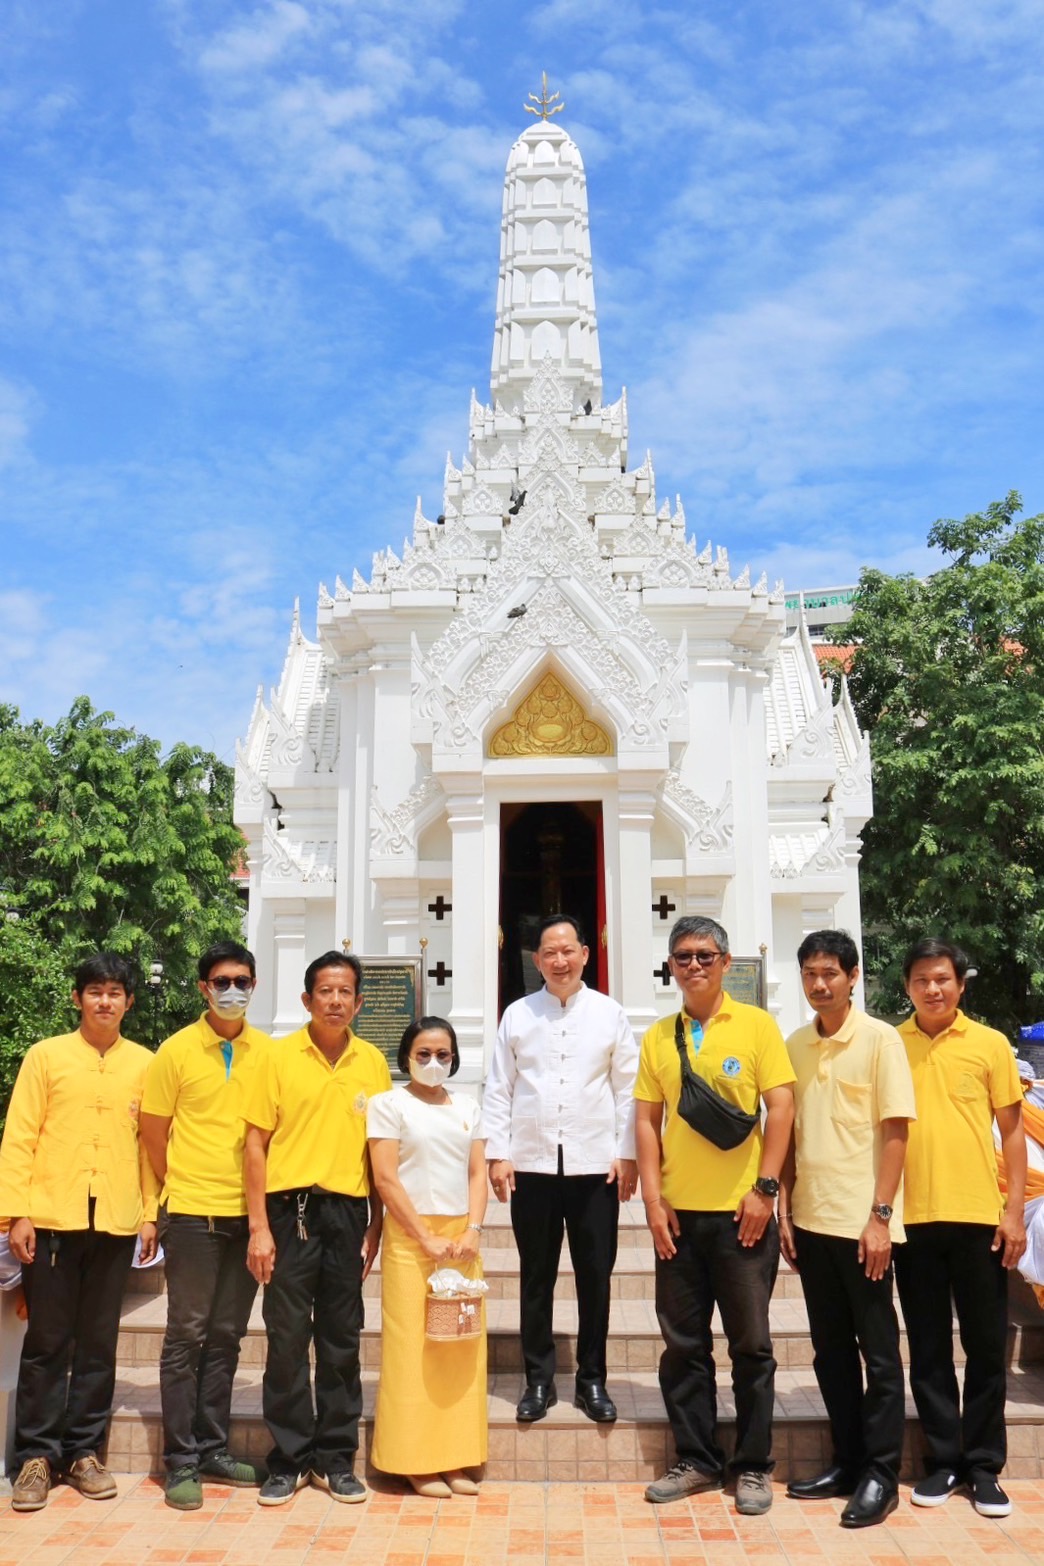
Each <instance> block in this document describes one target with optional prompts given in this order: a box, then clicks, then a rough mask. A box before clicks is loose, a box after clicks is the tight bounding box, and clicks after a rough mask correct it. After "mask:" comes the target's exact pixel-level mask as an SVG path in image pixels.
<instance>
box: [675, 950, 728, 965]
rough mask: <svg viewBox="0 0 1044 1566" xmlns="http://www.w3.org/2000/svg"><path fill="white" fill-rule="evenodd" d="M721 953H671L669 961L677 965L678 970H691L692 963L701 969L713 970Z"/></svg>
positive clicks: (722, 954)
mask: <svg viewBox="0 0 1044 1566" xmlns="http://www.w3.org/2000/svg"><path fill="white" fill-rule="evenodd" d="M722 956H724V953H723V952H672V953H671V961H672V962H674V963H677V965H678V967H679V968H691V967H692V964H693V963H694V962H698V963H699V965H700V967H701V968H713V967H714V964H715V963H716V962H717V960H718V958H719V957H722Z"/></svg>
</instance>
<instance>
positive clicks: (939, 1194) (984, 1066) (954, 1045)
mask: <svg viewBox="0 0 1044 1566" xmlns="http://www.w3.org/2000/svg"><path fill="white" fill-rule="evenodd" d="M967 974H968V958H967V956H966V955H965V953H964V952H963V951H961V948H960V947H959V946H955V945H954V944H953V943H952V942H950V941H942V940H936V939H927V940H923V941H918V942H917V944H916V945H915V946H912V947H911V948H910V950H909V951H908V952H907V954H906V958H905V960H904V962H903V977H904V979H905V981H906V993H907V994H908V995H909V997H910V999H911V1001H912V1002H913V1005H914V1012H913V1015H912V1016H911V1017H908V1018H907V1019H906V1021H905V1022H902V1023H900V1025H899V1033H900V1036H901V1037H902V1040H903V1043H904V1044H905V1045H906V1051H907V1055H908V1056H909V1060H910V1069H911V1071H912V1072H913V1083H914V1092H915V1093H916V1095H917V1123H916V1125H913V1126H911V1127H910V1146H909V1149H908V1151H907V1154H906V1244H905V1245H904V1246H903V1248H902V1253H901V1255H899V1256H897V1257H896V1263H895V1276H896V1282H897V1283H898V1285H899V1298H900V1299H901V1300H902V1304H903V1315H904V1317H905V1318H906V1331H907V1334H908V1337H909V1342H910V1390H911V1391H912V1392H913V1395H914V1401H915V1402H916V1404H917V1412H918V1414H919V1415H920V1418H921V1429H922V1430H923V1432H924V1438H925V1442H926V1444H927V1447H928V1466H927V1474H926V1476H925V1477H924V1478H923V1479H921V1480H919V1481H918V1483H917V1484H916V1485H915V1486H914V1489H913V1495H912V1500H913V1501H914V1502H915V1503H916V1504H917V1505H918V1506H941V1505H943V1504H944V1502H946V1501H947V1500H948V1499H949V1498H950V1496H951V1495H952V1494H953V1492H954V1490H956V1489H957V1488H958V1486H959V1485H962V1484H967V1485H968V1486H969V1488H970V1490H971V1496H972V1503H973V1505H974V1507H975V1510H976V1511H977V1512H980V1513H982V1515H983V1516H984V1517H1006V1516H1007V1515H1008V1513H1009V1512H1010V1511H1011V1502H1010V1500H1009V1499H1008V1497H1007V1495H1006V1494H1005V1493H1004V1491H1003V1490H1002V1489H1001V1487H1000V1484H999V1483H998V1479H997V1476H998V1474H999V1473H1000V1471H1001V1469H1002V1468H1003V1467H1004V1463H1005V1459H1006V1457H1007V1434H1006V1430H1005V1425H1004V1399H1005V1393H1006V1387H1007V1343H1008V1271H1007V1269H1010V1268H1012V1267H1014V1266H1016V1265H1017V1264H1018V1261H1019V1258H1020V1257H1021V1255H1022V1253H1023V1251H1024V1250H1025V1249H1026V1227H1025V1222H1024V1218H1023V1208H1024V1204H1025V1192H1026V1134H1025V1131H1024V1129H1023V1125H1022V1087H1021V1084H1020V1082H1019V1075H1018V1071H1017V1069H1016V1066H1015V1056H1014V1052H1013V1051H1012V1048H1011V1045H1010V1044H1009V1043H1008V1041H1007V1039H1006V1038H1005V1037H1004V1035H1003V1033H998V1032H996V1030H995V1029H993V1028H987V1027H984V1026H983V1025H982V1023H981V1022H973V1021H972V1019H971V1018H970V1017H966V1016H965V1015H964V1012H963V1011H961V1009H960V1001H961V997H962V996H963V994H964V986H965V982H966V979H967ZM994 1119H996V1121H997V1126H998V1129H999V1131H1000V1137H1001V1146H1002V1148H1003V1152H1004V1163H1005V1170H1006V1174H1007V1184H1008V1192H1007V1200H1006V1201H1005V1200H1004V1199H1003V1198H1002V1196H1001V1191H1000V1185H999V1183H998V1180H997V1159H996V1155H995V1153H994V1144H993V1121H994ZM954 1311H956V1314H957V1324H958V1327H959V1329H960V1334H961V1343H962V1345H963V1347H964V1350H965V1366H964V1408H963V1412H962V1409H961V1402H960V1397H959V1395H958V1391H957V1375H956V1372H955V1370H954V1365H953V1315H954Z"/></svg>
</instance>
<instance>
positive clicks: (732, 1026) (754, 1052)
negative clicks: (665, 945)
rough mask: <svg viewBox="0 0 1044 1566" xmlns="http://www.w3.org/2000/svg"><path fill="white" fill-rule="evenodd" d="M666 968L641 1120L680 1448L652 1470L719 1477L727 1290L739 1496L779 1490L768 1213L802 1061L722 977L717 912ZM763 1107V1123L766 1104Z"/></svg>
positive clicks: (758, 1502) (668, 1401)
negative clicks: (675, 1000)
mask: <svg viewBox="0 0 1044 1566" xmlns="http://www.w3.org/2000/svg"><path fill="white" fill-rule="evenodd" d="M669 949H670V956H669V959H668V960H669V964H670V970H671V973H672V975H673V977H674V981H675V983H676V984H677V985H678V988H679V989H680V991H681V993H682V999H683V1006H682V1010H681V1011H680V1012H679V1013H676V1014H675V1015H673V1016H669V1017H664V1018H662V1019H661V1020H660V1021H659V1022H657V1023H654V1024H653V1026H652V1027H651V1028H650V1029H649V1030H648V1032H647V1033H646V1034H645V1037H644V1038H643V1039H642V1046H641V1061H640V1064H639V1068H638V1080H637V1082H636V1084H635V1090H634V1093H635V1100H636V1104H635V1135H636V1146H637V1154H638V1170H639V1174H640V1176H641V1182H642V1196H643V1198H644V1201H645V1211H646V1217H647V1220H648V1224H649V1229H650V1231H651V1233H652V1237H653V1243H654V1245H655V1247H656V1314H657V1318H658V1320H659V1323H660V1330H661V1332H662V1333H663V1338H664V1343H665V1345H666V1347H665V1349H664V1352H663V1355H662V1357H661V1359H660V1390H661V1391H662V1393H663V1400H664V1403H665V1405H666V1409H667V1417H668V1419H669V1420H670V1425H671V1431H672V1434H673V1436H674V1445H675V1449H676V1452H677V1461H676V1462H675V1463H674V1464H673V1465H672V1466H671V1467H670V1468H669V1469H668V1470H667V1472H666V1473H665V1474H664V1475H663V1476H662V1477H661V1478H660V1479H657V1480H656V1481H655V1483H653V1484H651V1485H649V1487H648V1489H647V1490H646V1492H645V1496H646V1500H649V1501H673V1500H678V1499H680V1498H681V1497H682V1496H686V1495H692V1494H694V1493H695V1492H697V1491H699V1490H706V1489H712V1488H715V1487H716V1486H718V1485H720V1484H721V1483H722V1482H723V1480H724V1477H725V1472H726V1462H725V1454H724V1451H723V1450H722V1447H721V1444H720V1441H719V1438H718V1430H717V1397H716V1384H715V1376H714V1358H713V1352H712V1339H711V1317H712V1315H713V1312H714V1307H715V1305H717V1307H718V1309H719V1311H720V1312H721V1319H722V1325H723V1326H724V1329H725V1335H726V1338H727V1339H728V1344H729V1354H730V1357H731V1360H732V1386H733V1393H734V1396H735V1401H736V1446H735V1451H734V1453H733V1457H732V1461H731V1463H730V1464H729V1465H728V1467H729V1469H730V1470H731V1472H732V1473H733V1474H734V1475H735V1483H736V1510H737V1511H739V1512H743V1513H745V1514H748V1515H756V1514H758V1513H762V1512H766V1511H768V1509H769V1507H770V1506H771V1504H772V1490H771V1486H770V1483H769V1474H770V1473H771V1470H772V1456H771V1450H772V1404H773V1396H774V1388H775V1374H776V1361H775V1358H774V1356H773V1352H772V1339H771V1335H770V1332H769V1300H770V1299H771V1297H772V1289H773V1285H774V1284H775V1281H776V1272H777V1269H778V1267H779V1235H778V1231H777V1227H776V1220H775V1215H774V1209H775V1198H776V1195H777V1193H778V1189H779V1176H780V1171H781V1170H782V1168H783V1161H784V1159H785V1157H786V1153H787V1148H788V1145H789V1142H790V1134H791V1128H792V1126H793V1121H794V1094H793V1089H792V1086H791V1084H792V1083H793V1081H794V1072H793V1069H792V1067H791V1065H790V1061H789V1059H788V1056H787V1052H786V1048H785V1046H784V1043H783V1036H782V1034H781V1033H780V1031H779V1028H778V1027H777V1025H776V1023H775V1021H774V1020H773V1018H772V1017H770V1016H769V1014H768V1013H767V1012H766V1011H762V1010H761V1009H760V1007H757V1006H746V1005H743V1004H741V1003H740V1002H739V1001H734V1000H733V999H732V997H731V996H730V995H728V994H727V992H726V991H725V989H724V982H723V981H724V978H725V974H726V973H727V972H728V968H729V964H730V961H731V958H730V956H729V939H728V935H727V934H726V932H725V931H724V929H723V928H722V927H721V925H720V924H718V923H717V922H716V921H715V920H713V919H706V918H701V917H697V916H689V917H686V918H682V919H679V920H678V921H677V922H676V924H675V926H674V928H673V929H672V931H671V936H670V943H669ZM762 1102H764V1105H765V1110H766V1116H765V1123H764V1127H762V1124H761V1114H760V1111H761V1105H762Z"/></svg>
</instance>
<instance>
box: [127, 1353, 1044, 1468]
mask: <svg viewBox="0 0 1044 1566" xmlns="http://www.w3.org/2000/svg"><path fill="white" fill-rule="evenodd" d="M376 1387H377V1374H376V1372H375V1371H373V1370H367V1371H365V1372H364V1374H363V1425H362V1445H363V1451H364V1452H366V1453H368V1451H369V1444H370V1435H371V1422H372V1418H373V1407H374V1398H375V1395H376ZM521 1390H522V1379H521V1377H520V1376H519V1375H518V1374H514V1373H501V1374H496V1375H492V1376H491V1377H490V1388H489V1425H490V1431H489V1463H488V1466H487V1470H486V1472H487V1477H488V1478H490V1479H529V1480H546V1479H555V1480H560V1481H566V1480H589V1481H597V1480H614V1481H632V1482H634V1481H648V1480H650V1479H653V1478H655V1477H656V1475H657V1474H659V1473H662V1472H663V1470H664V1468H665V1467H667V1465H668V1464H669V1463H670V1462H671V1461H672V1460H673V1456H674V1451H673V1445H672V1442H671V1437H670V1431H669V1428H668V1426H667V1422H666V1419H665V1417H664V1411H663V1402H662V1399H661V1397H660V1390H659V1386H658V1384H657V1380H656V1376H655V1374H654V1373H653V1372H651V1371H628V1372H626V1373H623V1374H619V1375H616V1376H614V1377H613V1379H612V1385H611V1389H610V1390H611V1391H612V1394H613V1397H614V1398H615V1400H616V1403H617V1406H618V1408H619V1410H620V1418H619V1420H618V1421H617V1423H616V1424H615V1425H611V1426H607V1425H594V1424H592V1423H591V1422H590V1420H588V1419H587V1418H585V1416H584V1415H583V1414H582V1413H581V1412H580V1411H579V1410H578V1409H576V1408H574V1407H573V1406H572V1392H573V1387H572V1379H571V1377H569V1376H565V1375H563V1376H561V1377H559V1380H558V1391H559V1398H560V1401H559V1403H558V1404H557V1406H556V1407H555V1408H553V1409H552V1410H551V1411H550V1413H549V1414H548V1417H547V1418H546V1419H544V1420H541V1421H540V1422H539V1423H538V1424H535V1425H519V1424H517V1422H516V1420H515V1404H516V1401H517V1399H518V1397H519V1395H520V1393H521ZM718 1403H719V1414H720V1417H721V1422H722V1434H723V1443H724V1445H725V1446H726V1449H728V1447H729V1445H730V1443H731V1440H732V1436H733V1422H734V1414H735V1410H734V1406H733V1402H732V1393H731V1389H730V1386H729V1381H728V1377H727V1376H720V1377H719V1398H718ZM1006 1418H1007V1423H1008V1440H1009V1453H1010V1455H1009V1461H1008V1465H1007V1468H1006V1470H1005V1472H1006V1473H1007V1474H1008V1475H1009V1477H1011V1478H1013V1479H1016V1478H1022V1479H1031V1478H1032V1479H1037V1478H1041V1477H1044V1371H1042V1370H1041V1369H1039V1368H1038V1369H1029V1370H1021V1369H1014V1370H1013V1371H1012V1373H1011V1375H1010V1377H1009V1386H1008V1403H1007V1409H1006ZM269 1444H270V1443H269V1437H268V1432H267V1430H266V1429H265V1426H264V1423H263V1421H262V1419H261V1371H260V1368H259V1367H256V1366H254V1367H250V1368H246V1369H241V1370H240V1372H239V1374H238V1375H237V1377H236V1388H235V1395H234V1402H233V1421H232V1430H231V1446H232V1448H233V1450H234V1451H236V1452H239V1453H242V1454H244V1455H246V1456H250V1457H253V1458H263V1457H264V1455H265V1453H266V1451H267V1450H268V1447H269ZM161 1446H162V1438H161V1427H160V1406H159V1389H158V1387H157V1384H156V1376H155V1368H154V1367H153V1366H130V1367H129V1366H121V1367H120V1369H119V1371H118V1374H117V1381H116V1394H115V1404H114V1413H113V1422H112V1430H111V1434H110V1437H109V1445H108V1459H107V1460H108V1462H109V1464H110V1465H111V1466H112V1467H113V1468H115V1469H117V1470H119V1471H120V1472H123V1473H149V1472H159V1471H160V1469H161V1467H162V1463H161ZM920 1452H921V1440H920V1432H919V1429H918V1427H917V1424H916V1417H915V1413H914V1408H913V1404H912V1402H911V1400H910V1399H909V1397H908V1398H907V1430H906V1440H905V1443H904V1465H903V1466H904V1475H903V1476H904V1478H909V1477H911V1476H912V1475H913V1474H914V1473H915V1472H917V1471H919V1470H918V1469H917V1466H916V1465H917V1463H918V1461H919V1457H920ZM774 1455H775V1458H776V1464H777V1466H776V1473H775V1477H776V1478H777V1479H782V1480H786V1479H788V1478H794V1477H796V1478H805V1477H808V1476H809V1475H810V1474H812V1473H815V1472H816V1471H817V1470H819V1469H820V1468H822V1467H823V1466H825V1465H826V1463H827V1462H828V1461H829V1459H830V1437H829V1431H828V1426H827V1422H826V1416H825V1412H824V1409H823V1404H822V1400H821V1398H820V1395H819V1389H818V1388H817V1386H816V1384H815V1379H814V1377H813V1375H812V1372H811V1370H810V1369H795V1370H780V1371H779V1372H778V1373H777V1376H776V1412H775V1434H774Z"/></svg>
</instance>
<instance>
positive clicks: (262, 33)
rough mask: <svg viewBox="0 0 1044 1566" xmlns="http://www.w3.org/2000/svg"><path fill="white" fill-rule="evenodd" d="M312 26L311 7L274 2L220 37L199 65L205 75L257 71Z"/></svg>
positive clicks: (283, 0) (290, 1)
mask: <svg viewBox="0 0 1044 1566" xmlns="http://www.w3.org/2000/svg"><path fill="white" fill-rule="evenodd" d="M310 26H311V18H310V16H309V14H308V8H307V6H304V5H298V4H297V3H296V0H270V3H269V4H268V5H266V6H263V7H259V8H258V9H257V10H256V11H254V12H252V13H251V15H250V16H249V17H248V18H247V19H246V20H245V21H244V22H242V23H241V24H240V25H238V26H235V27H228V28H225V29H224V31H222V32H220V33H218V34H217V35H216V36H215V37H214V38H213V39H212V40H211V41H210V43H208V44H207V45H206V47H205V48H204V49H203V50H202V52H201V53H200V56H199V63H200V65H201V66H202V67H203V69H204V70H205V71H220V72H224V71H227V72H229V73H232V74H238V73H241V72H244V71H254V70H257V69H258V68H260V67H263V66H269V65H271V64H273V62H274V61H275V60H276V59H278V58H279V57H281V56H282V55H283V54H284V52H285V50H286V47H287V45H288V44H289V43H290V41H291V40H292V39H294V38H296V37H297V36H298V35H299V34H300V33H302V32H306V31H307V30H308V29H309V27H310Z"/></svg>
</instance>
